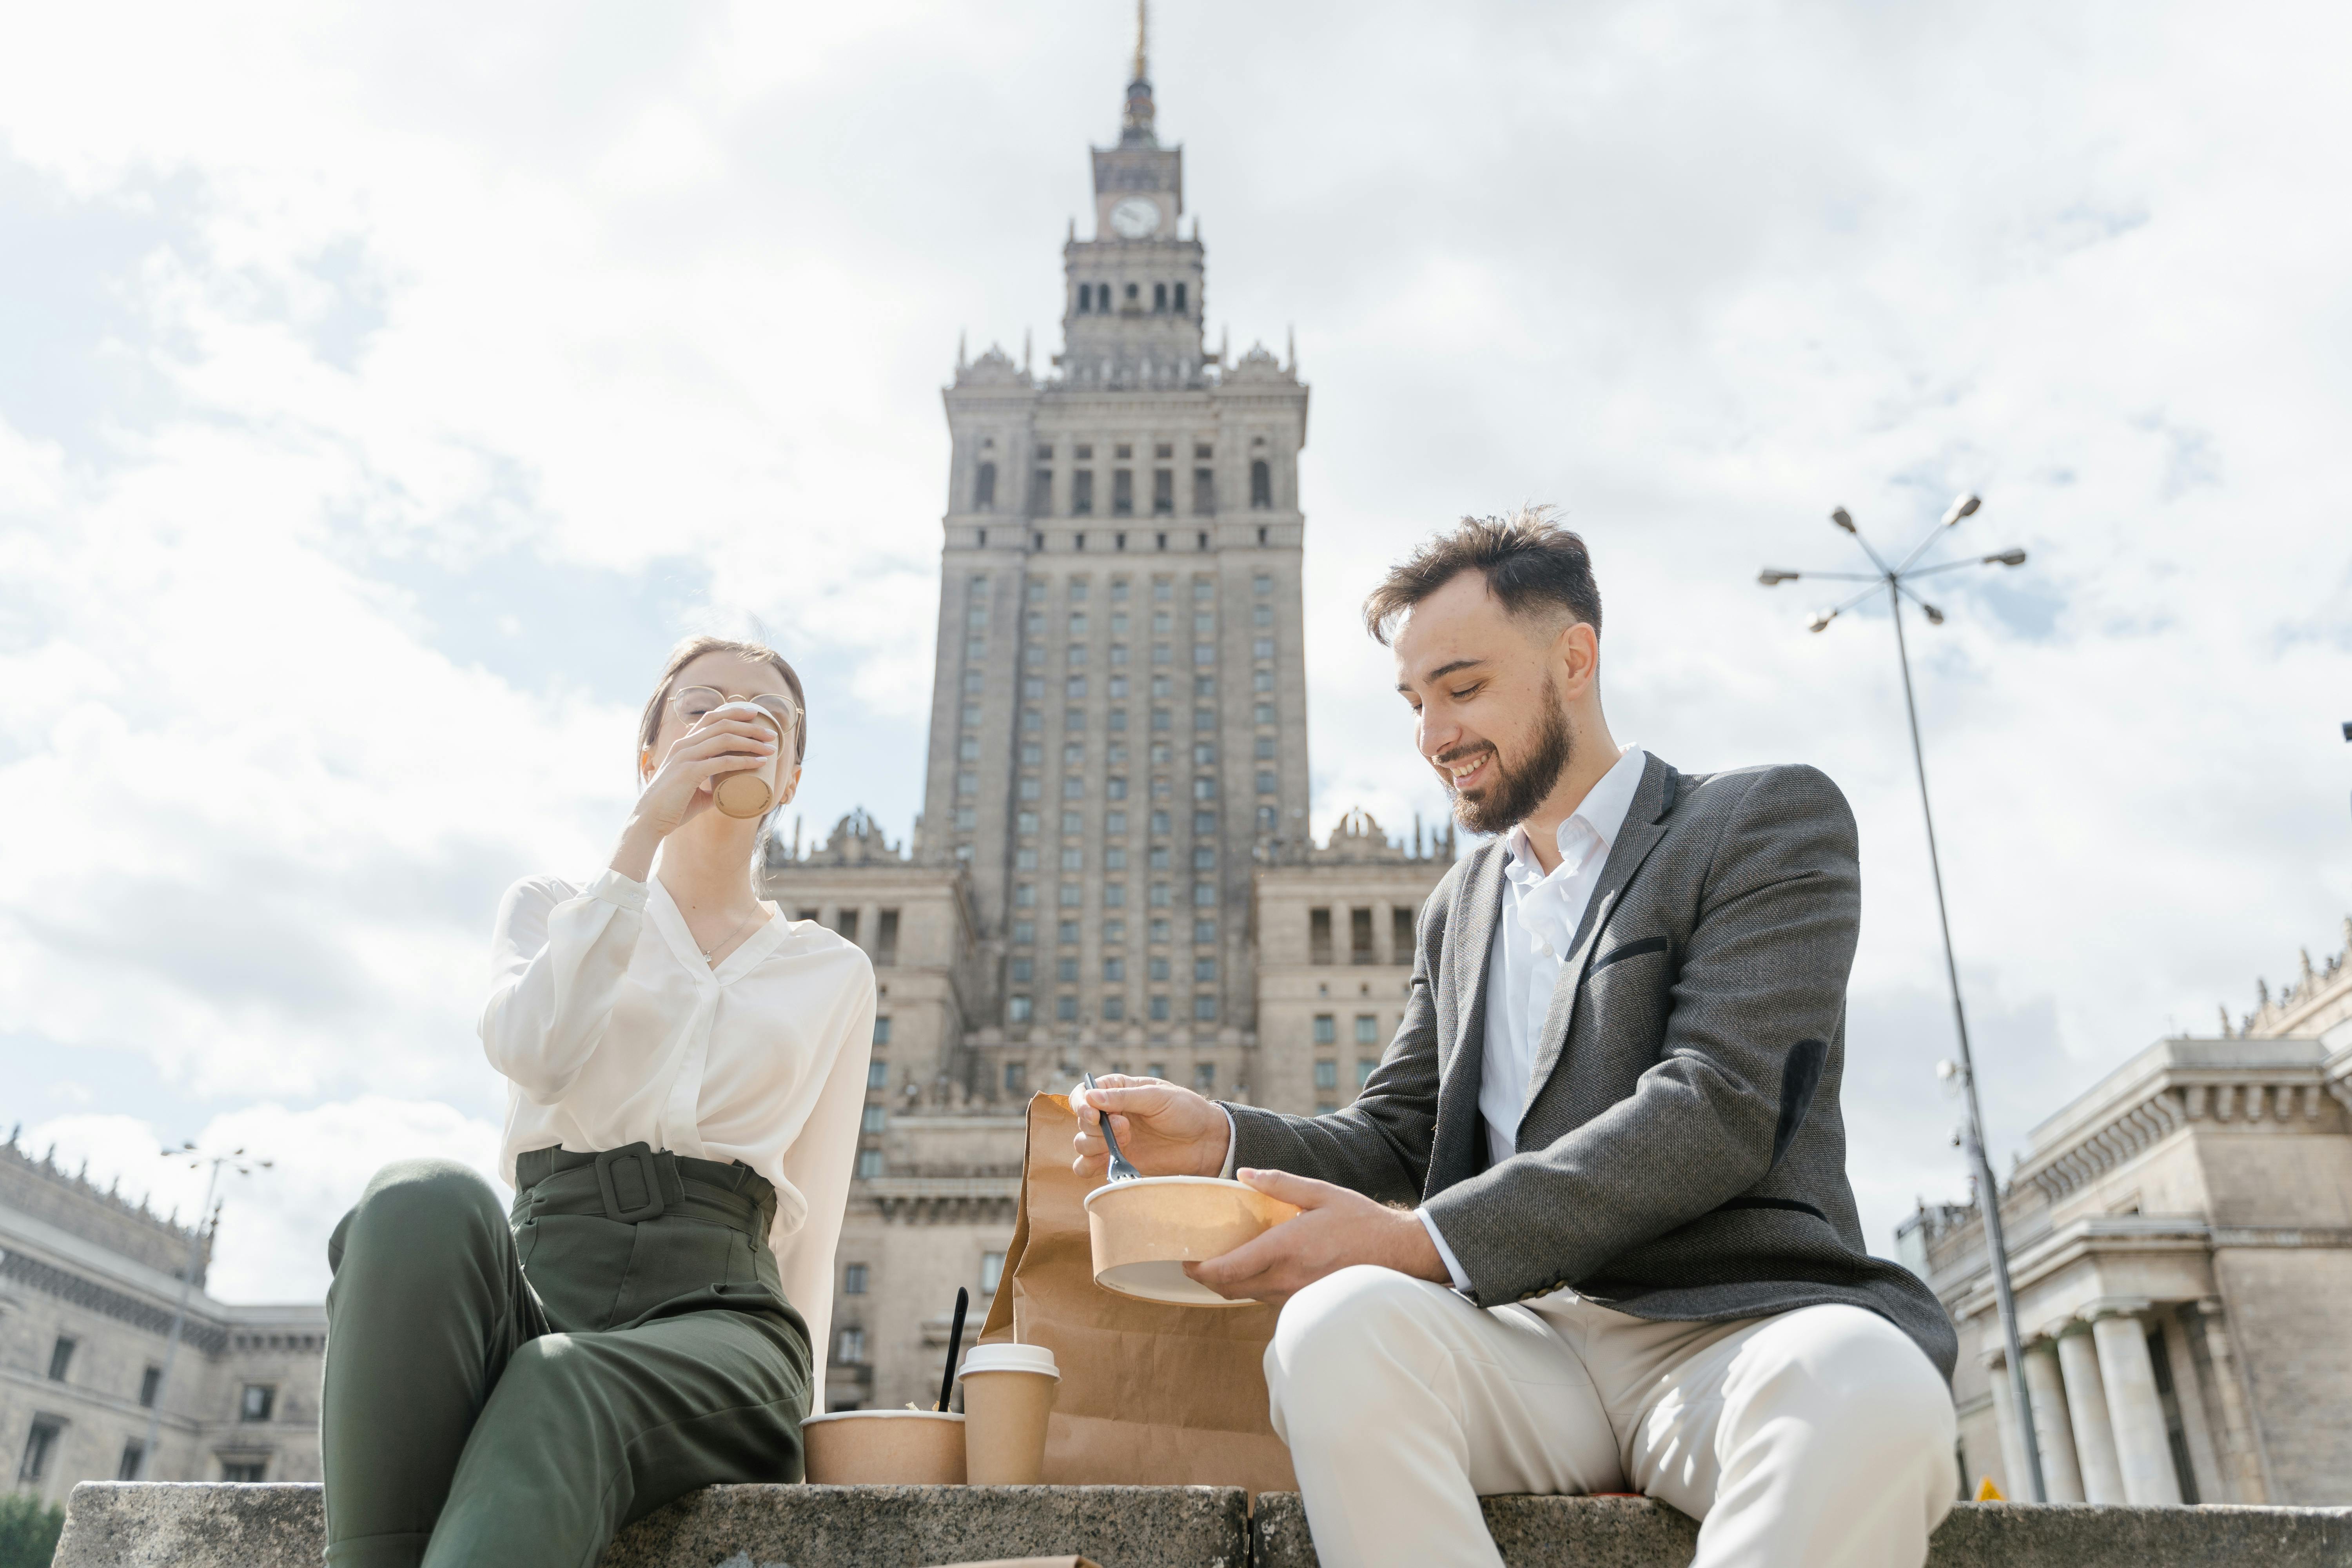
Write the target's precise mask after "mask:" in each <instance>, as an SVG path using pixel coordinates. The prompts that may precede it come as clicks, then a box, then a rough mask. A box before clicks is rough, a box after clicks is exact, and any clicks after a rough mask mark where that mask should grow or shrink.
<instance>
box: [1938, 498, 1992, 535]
mask: <svg viewBox="0 0 2352 1568" xmlns="http://www.w3.org/2000/svg"><path fill="white" fill-rule="evenodd" d="M1982 505H1984V501H1983V500H1982V499H1980V498H1979V497H1978V496H1977V495H1976V494H1975V493H1974V492H1970V493H1969V494H1968V495H1964V496H1962V497H1960V498H1959V500H1956V501H1954V502H1953V503H1952V504H1951V506H1950V508H1949V509H1948V510H1946V511H1945V513H1944V526H1945V527H1946V528H1949V527H1951V526H1952V524H1954V523H1956V522H1958V521H1960V519H1962V518H1964V517H1974V516H1975V515H1976V510H1977V508H1979V507H1980V506H1982Z"/></svg>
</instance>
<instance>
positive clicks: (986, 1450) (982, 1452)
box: [956, 1345, 1062, 1487]
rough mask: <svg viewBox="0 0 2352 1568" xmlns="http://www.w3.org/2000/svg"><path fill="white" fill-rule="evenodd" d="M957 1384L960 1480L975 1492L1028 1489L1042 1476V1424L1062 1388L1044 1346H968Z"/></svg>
mask: <svg viewBox="0 0 2352 1568" xmlns="http://www.w3.org/2000/svg"><path fill="white" fill-rule="evenodd" d="M956 1375H957V1377H958V1378H960V1379H961V1381H962V1383H963V1468H964V1476H965V1479H967V1480H969V1481H970V1482H971V1485H973V1486H976V1487H1034V1486H1035V1485H1036V1484H1037V1483H1038V1482H1039V1481H1040V1480H1041V1479H1043V1478H1044V1476H1045V1423H1046V1418H1047V1417H1048V1416H1050V1415H1053V1413H1054V1395H1055V1394H1056V1393H1057V1392H1058V1391H1059V1389H1060V1386H1061V1382H1062V1373H1061V1369H1060V1368H1058V1367H1056V1366H1055V1364H1054V1352H1052V1351H1049V1350H1047V1349H1046V1348H1045V1346H1044V1345H974V1346H972V1348H971V1350H970V1351H968V1352H965V1354H964V1358H963V1367H962V1369H961V1371H959V1372H958V1373H956Z"/></svg>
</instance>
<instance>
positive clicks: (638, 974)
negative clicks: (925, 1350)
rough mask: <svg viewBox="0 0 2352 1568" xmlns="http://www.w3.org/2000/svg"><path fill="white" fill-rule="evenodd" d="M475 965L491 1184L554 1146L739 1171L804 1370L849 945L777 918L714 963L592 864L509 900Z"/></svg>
mask: <svg viewBox="0 0 2352 1568" xmlns="http://www.w3.org/2000/svg"><path fill="white" fill-rule="evenodd" d="M490 972H491V981H490V995H489V1000H488V1002H487V1003H485V1004H484V1005H483V1007H482V1017H481V1037H482V1046H483V1048H484V1050H485V1051H486V1052H488V1056H489V1058H490V1065H491V1066H492V1067H494V1068H498V1069H499V1072H501V1073H503V1074H504V1075H505V1076H506V1079H507V1081H508V1086H509V1087H508V1091H507V1128H506V1142H505V1147H504V1150H503V1152H502V1153H501V1155H500V1160H499V1167H500V1170H501V1172H502V1173H503V1174H504V1175H505V1177H506V1179H507V1181H508V1183H509V1184H512V1183H513V1181H514V1179H515V1157H516V1156H517V1155H518V1154H521V1153H523V1152H527V1151H529V1150H532V1149H545V1148H548V1147H550V1146H553V1145H561V1146H562V1147H563V1148H565V1149H568V1150H572V1151H573V1152H578V1153H583V1154H586V1153H600V1152H604V1150H607V1149H618V1148H621V1147H623V1146H625V1145H626V1144H630V1143H637V1142H643V1143H647V1144H650V1145H652V1146H653V1147H654V1148H656V1149H667V1150H669V1151H670V1152H672V1153H676V1154H683V1155H686V1156H688V1157H689V1158H693V1159H701V1160H719V1161H728V1160H740V1161H741V1162H742V1163H744V1164H746V1165H749V1166H750V1167H751V1169H752V1170H754V1171H756V1172H758V1173H760V1174H761V1175H762V1176H764V1177H766V1178H767V1180H768V1181H769V1183H770V1184H772V1185H773V1186H774V1188H775V1189H776V1218H775V1224H774V1226H773V1228H772V1231H771V1233H770V1236H769V1244H770V1245H771V1246H772V1247H773V1248H774V1249H775V1254H776V1264H777V1268H778V1270H779V1272H780V1273H781V1275H782V1280H783V1287H784V1295H785V1297H786V1299H787V1300H790V1301H791V1302H792V1304H793V1306H794V1307H795V1308H797V1309H798V1310H799V1311H800V1314H801V1316H802V1317H803V1319H804V1320H806V1321H807V1323H808V1328H809V1347H810V1353H811V1355H813V1356H814V1357H817V1358H819V1359H818V1361H817V1363H816V1364H818V1365H819V1366H822V1365H823V1364H824V1361H823V1359H822V1358H824V1356H825V1355H826V1354H827V1353H828V1349H829V1347H828V1344H827V1340H826V1335H827V1333H828V1332H829V1331H830V1328H831V1318H832V1314H833V1253H834V1247H835V1243H836V1242H837V1241H838V1240H839V1239H840V1236H841V1220H842V1213H843V1211H844V1209H845V1207H846V1206H847V1204H848V1201H849V1178H850V1167H851V1163H852V1162H853V1161H854V1160H855V1159H856V1150H857V1134H858V1120H859V1117H860V1116H861V1115H862V1114H863V1111H864V1107H865V1102H866V1063H867V1060H868V1058H871V1056H872V1055H873V1048H874V968H873V965H872V963H869V962H868V961H867V959H866V954H865V952H863V951H862V950H861V949H859V948H858V947H857V946H856V944H855V943H853V942H846V941H844V940H843V939H842V938H841V937H840V936H838V935H836V934H835V933H834V932H832V931H827V930H825V929H824V927H823V926H820V925H818V924H817V923H816V922H815V921H787V920H784V919H782V918H781V917H779V918H777V919H774V920H771V921H769V922H768V923H767V924H765V925H763V926H761V928H760V929H759V930H757V931H753V932H752V933H751V935H750V936H749V937H748V938H746V939H745V940H744V942H743V944H742V945H741V946H740V947H738V948H737V949H736V950H735V951H734V952H730V953H729V954H728V955H727V957H726V959H725V960H724V961H723V962H721V963H719V965H718V966H717V967H716V968H713V967H712V966H711V965H710V964H709V962H708V961H706V960H705V959H704V958H703V956H702V952H701V950H700V949H699V948H698V946H697V945H696V943H695V940H694V937H693V935H692V933H691V932H689V931H688V929H687V924H686V917H685V915H684V914H682V913H680V912H679V910H678V907H677V904H676V903H675V902H674V901H673V900H671V898H670V896H669V892H668V890H667V889H665V888H664V887H663V886H662V885H661V883H660V882H659V881H658V880H654V881H650V882H637V881H632V880H631V879H628V878H626V877H624V876H622V875H621V874H620V873H619V872H617V871H612V870H607V871H605V872H604V874H603V875H602V876H599V877H598V878H597V879H595V880H594V881H593V882H591V883H589V884H588V886H587V887H586V888H585V889H581V888H577V887H574V886H573V885H572V884H571V883H569V882H563V881H559V880H557V879H554V878H552V877H530V878H526V879H523V880H522V881H520V882H518V883H516V884H515V885H514V886H513V887H512V888H510V889H508V890H507V895H506V898H505V899H504V900H502V901H501V902H500V904H499V917H498V926H497V929H496V931H495V932H494V933H493V935H492V939H491V961H490Z"/></svg>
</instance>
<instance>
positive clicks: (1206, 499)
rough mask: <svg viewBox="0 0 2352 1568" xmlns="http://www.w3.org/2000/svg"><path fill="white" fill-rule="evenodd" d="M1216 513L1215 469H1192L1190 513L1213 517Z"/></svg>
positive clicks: (1196, 515)
mask: <svg viewBox="0 0 2352 1568" xmlns="http://www.w3.org/2000/svg"><path fill="white" fill-rule="evenodd" d="M1216 514H1217V470H1216V469H1214V468H1194V469H1193V470H1192V515H1193V516H1194V517H1214V516H1215V515H1216Z"/></svg>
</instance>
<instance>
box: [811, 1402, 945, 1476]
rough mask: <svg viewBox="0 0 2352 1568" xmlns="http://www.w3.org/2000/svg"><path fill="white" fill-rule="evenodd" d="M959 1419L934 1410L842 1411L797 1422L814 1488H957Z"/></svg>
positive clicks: (812, 1416) (813, 1416)
mask: <svg viewBox="0 0 2352 1568" xmlns="http://www.w3.org/2000/svg"><path fill="white" fill-rule="evenodd" d="M963 1426H964V1421H963V1417H962V1416H961V1415H951V1414H947V1413H944V1412H941V1411H937V1410H840V1411H835V1413H834V1414H832V1415H811V1416H808V1417H807V1418H805V1419H804V1420H803V1421H802V1422H801V1447H802V1449H803V1453H804V1457H805V1459H806V1462H807V1468H808V1479H809V1483H810V1484H811V1485H812V1486H825V1487H960V1486H961V1485H963Z"/></svg>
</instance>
